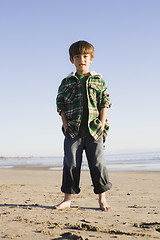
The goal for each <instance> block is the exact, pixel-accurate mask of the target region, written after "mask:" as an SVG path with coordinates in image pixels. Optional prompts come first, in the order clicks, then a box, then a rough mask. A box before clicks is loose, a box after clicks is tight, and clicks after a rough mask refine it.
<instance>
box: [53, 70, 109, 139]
mask: <svg viewBox="0 0 160 240" xmlns="http://www.w3.org/2000/svg"><path fill="white" fill-rule="evenodd" d="M86 91H87V99H88V112H89V116H88V129H89V132H90V134H91V135H92V137H93V138H94V139H95V140H98V138H99V137H100V136H101V134H102V133H103V140H104V141H105V140H106V137H107V133H108V130H109V124H108V121H107V119H106V124H105V128H104V130H103V131H102V125H101V121H100V110H101V109H102V108H110V107H111V102H110V98H109V94H108V92H107V85H106V83H105V82H104V80H103V79H102V78H101V75H100V74H96V73H95V72H91V75H90V76H88V79H87V81H86ZM56 102H57V111H58V113H59V114H61V111H65V114H66V117H67V122H68V129H67V131H68V133H69V134H70V136H71V137H72V138H74V137H76V136H77V134H78V132H79V128H80V124H81V120H82V114H83V93H82V90H81V83H80V80H79V79H78V78H77V77H76V76H75V74H74V73H71V74H70V75H69V76H68V77H66V78H64V79H63V80H62V82H61V85H60V86H59V89H58V95H57V99H56Z"/></svg>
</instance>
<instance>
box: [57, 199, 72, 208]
mask: <svg viewBox="0 0 160 240" xmlns="http://www.w3.org/2000/svg"><path fill="white" fill-rule="evenodd" d="M70 207H71V200H69V201H65V200H64V201H63V202H61V203H60V204H58V205H56V206H53V208H54V209H65V208H70Z"/></svg>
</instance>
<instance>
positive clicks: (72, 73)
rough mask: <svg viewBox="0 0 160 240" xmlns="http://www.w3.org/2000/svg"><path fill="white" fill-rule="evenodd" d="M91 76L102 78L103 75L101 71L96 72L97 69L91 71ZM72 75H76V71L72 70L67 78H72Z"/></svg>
mask: <svg viewBox="0 0 160 240" xmlns="http://www.w3.org/2000/svg"><path fill="white" fill-rule="evenodd" d="M90 76H93V77H98V78H102V75H101V74H100V73H96V72H95V71H91V72H90ZM70 77H75V72H71V73H70V74H69V75H68V76H67V78H70Z"/></svg>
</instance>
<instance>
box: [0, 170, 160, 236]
mask: <svg viewBox="0 0 160 240" xmlns="http://www.w3.org/2000/svg"><path fill="white" fill-rule="evenodd" d="M61 174H62V173H61V171H47V170H46V169H44V168H41V167H35V168H33V167H32V168H30V167H23V168H14V169H0V239H22V240H41V239H42V240H46V239H47V240H51V239H83V240H85V239H90V240H94V239H104V240H106V239H121V240H125V239H132V240H133V239H149V240H151V239H160V184H159V183H160V173H159V172H109V177H110V181H111V182H112V184H113V188H112V189H111V190H110V191H108V192H107V193H106V197H107V200H108V203H109V204H110V205H111V206H112V208H113V210H112V211H108V212H103V211H101V210H99V208H98V199H97V195H95V194H94V193H93V188H92V186H91V185H92V184H91V180H90V175H89V172H88V171H83V172H82V175H81V193H80V194H79V195H74V196H73V201H72V207H71V209H65V210H54V209H53V208H52V207H53V205H54V204H57V203H59V202H60V201H61V200H62V199H63V194H62V193H61V192H60V184H61Z"/></svg>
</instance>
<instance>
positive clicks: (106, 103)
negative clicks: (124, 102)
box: [101, 79, 112, 108]
mask: <svg viewBox="0 0 160 240" xmlns="http://www.w3.org/2000/svg"><path fill="white" fill-rule="evenodd" d="M102 83H103V90H102V101H101V108H110V107H111V105H112V103H111V102H110V96H109V93H108V90H107V89H108V87H107V85H106V83H105V81H104V80H103V79H102Z"/></svg>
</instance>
